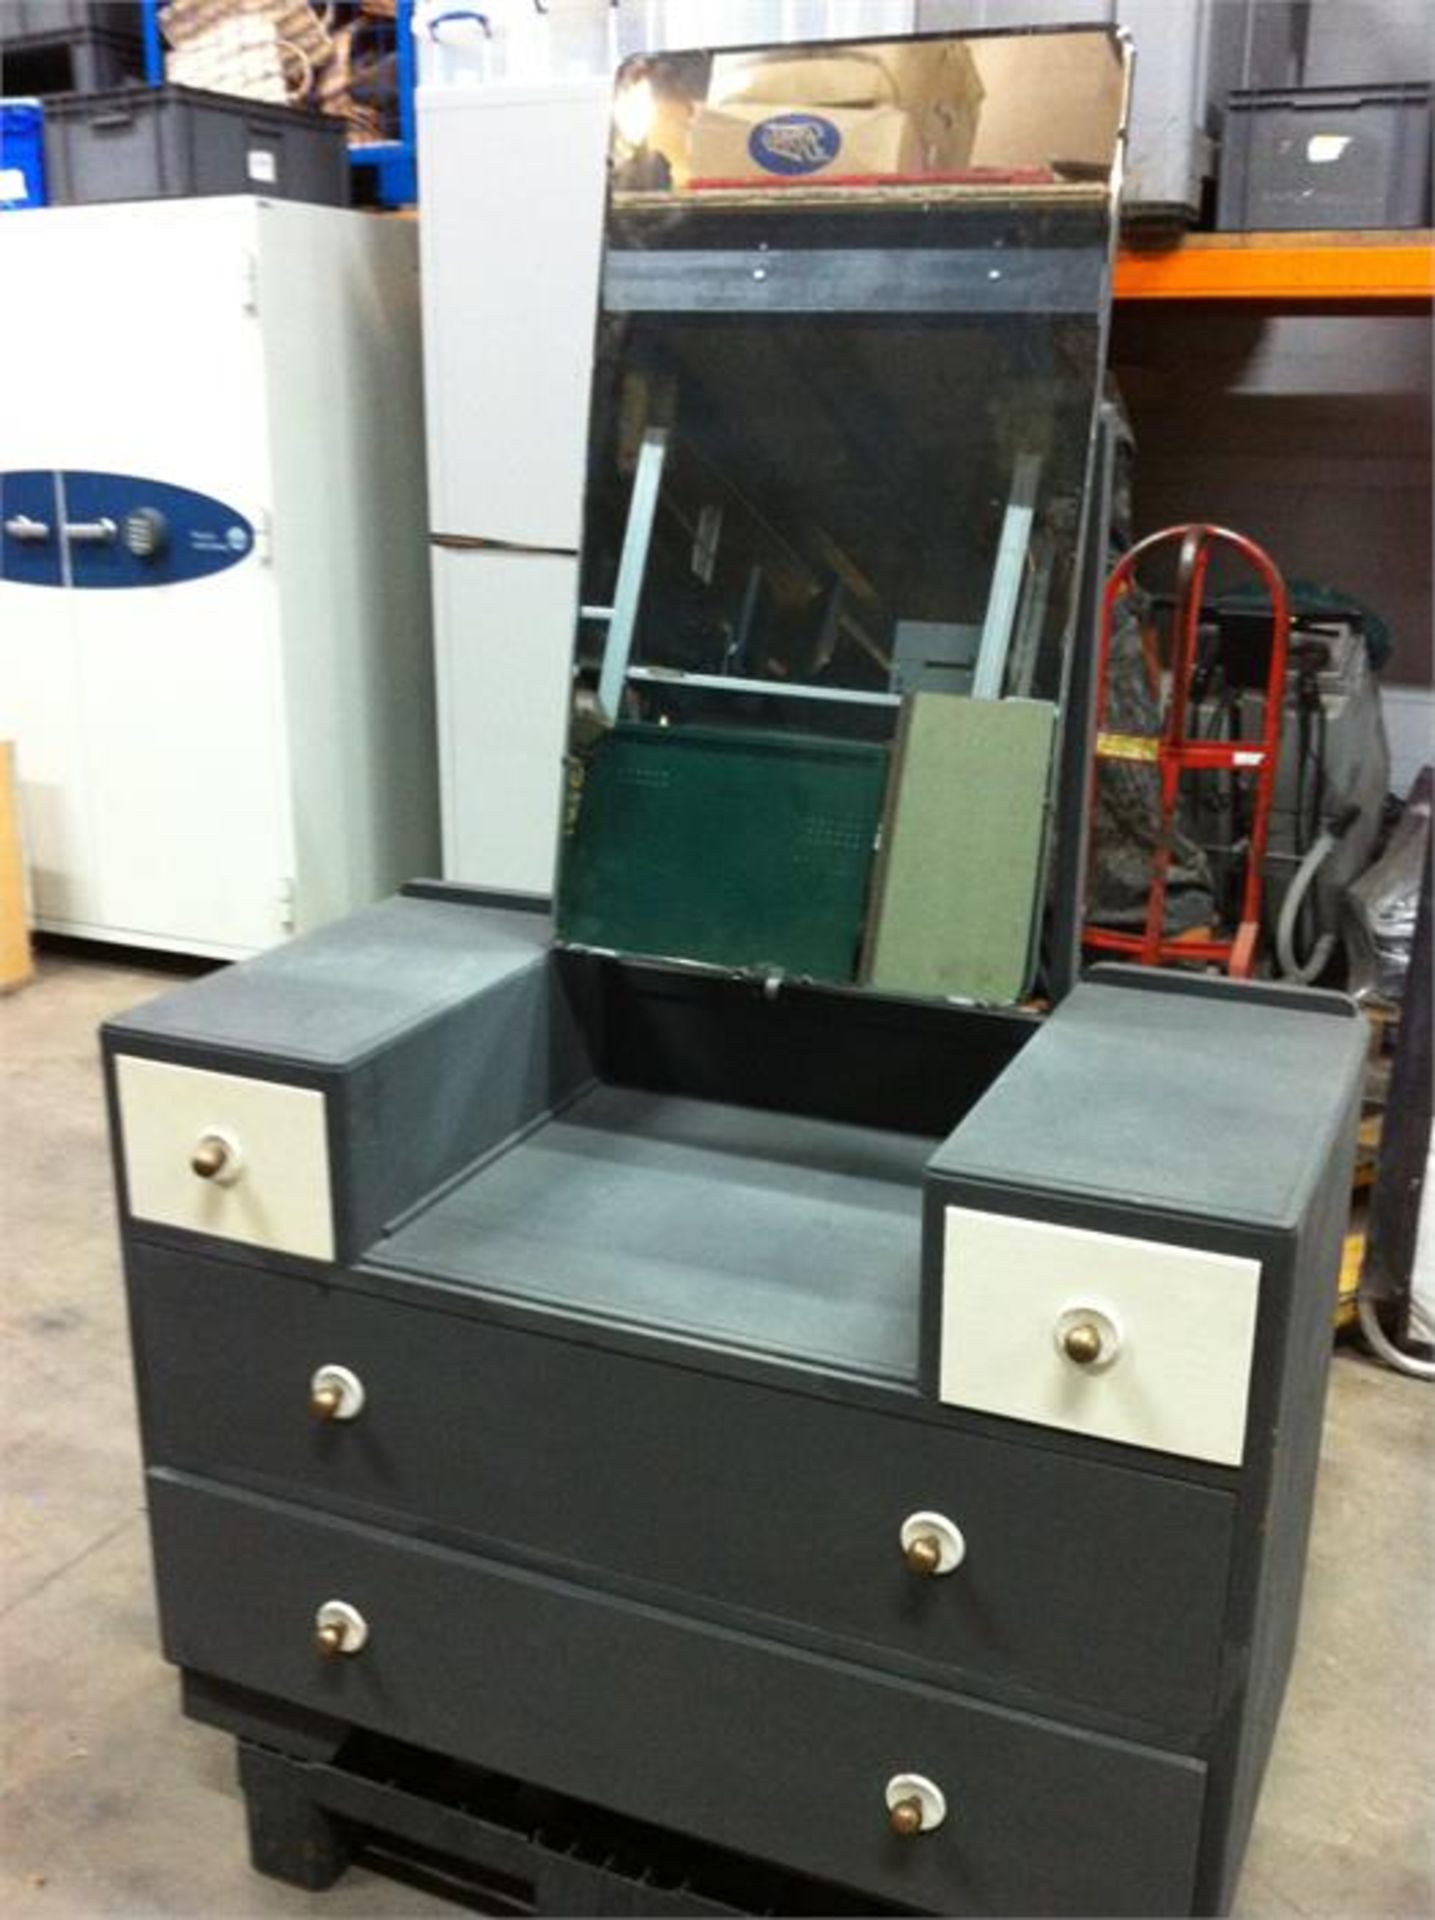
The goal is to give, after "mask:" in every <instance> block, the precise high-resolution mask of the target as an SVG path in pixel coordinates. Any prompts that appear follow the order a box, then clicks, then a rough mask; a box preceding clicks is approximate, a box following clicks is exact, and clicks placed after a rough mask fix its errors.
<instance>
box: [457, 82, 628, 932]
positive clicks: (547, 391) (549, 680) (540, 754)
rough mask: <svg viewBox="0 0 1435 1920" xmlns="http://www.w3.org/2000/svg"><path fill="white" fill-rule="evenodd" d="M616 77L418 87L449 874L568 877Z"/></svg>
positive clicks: (527, 886) (523, 888) (523, 882)
mask: <svg viewBox="0 0 1435 1920" xmlns="http://www.w3.org/2000/svg"><path fill="white" fill-rule="evenodd" d="M610 86H611V83H610V81H609V79H608V78H607V77H606V76H598V77H596V78H580V79H576V80H559V81H548V82H543V83H538V84H532V85H524V84H511V83H510V84H506V85H500V86H485V87H472V86H471V87H462V86H456V87H440V86H433V87H424V88H421V90H420V94H419V167H420V180H421V188H420V191H421V194H422V218H421V222H420V231H421V237H422V258H423V283H424V353H425V386H426V393H427V401H428V448H429V516H430V529H431V544H430V556H431V565H432V575H433V605H434V642H435V658H436V662H437V681H438V702H439V779H440V796H441V805H442V815H443V870H444V875H445V877H446V878H448V879H451V880H457V881H467V882H472V883H474V884H477V885H481V886H485V887H491V888H494V889H500V890H504V891H512V892H518V893H524V894H530V895H535V896H537V895H546V894H548V893H549V892H550V891H551V889H552V885H553V870H554V862H555V857H556V853H557V845H558V828H559V805H560V791H561V782H562V769H563V747H564V729H565V726H566V723H567V711H568V682H569V673H570V665H571V660H572V653H573V632H574V621H575V619H576V616H577V604H578V546H579V540H580V535H581V528H582V516H583V478H584V466H585V460H586V447H587V432H588V385H589V377H590V370H591V366H592V351H593V329H594V325H595V320H596V314H597V303H598V263H599V254H600V249H601V240H602V225H603V220H602V211H603V191H604V171H605V158H606V152H607V116H608V103H609V96H610Z"/></svg>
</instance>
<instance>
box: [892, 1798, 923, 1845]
mask: <svg viewBox="0 0 1435 1920" xmlns="http://www.w3.org/2000/svg"><path fill="white" fill-rule="evenodd" d="M887 1821H888V1824H889V1825H890V1827H891V1829H892V1831H893V1833H899V1834H901V1836H902V1837H903V1839H906V1838H907V1836H908V1835H909V1834H913V1833H920V1832H921V1831H922V1803H921V1801H920V1800H919V1799H918V1798H917V1796H916V1794H915V1793H911V1794H908V1796H907V1798H906V1799H905V1800H899V1801H898V1802H897V1804H896V1806H895V1807H893V1808H891V1810H890V1811H889V1812H888V1815H887Z"/></svg>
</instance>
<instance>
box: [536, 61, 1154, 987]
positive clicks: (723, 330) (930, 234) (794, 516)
mask: <svg viewBox="0 0 1435 1920" xmlns="http://www.w3.org/2000/svg"><path fill="white" fill-rule="evenodd" d="M1126 84H1127V60H1126V50H1125V46H1124V43H1123V42H1122V41H1121V40H1120V38H1119V37H1118V36H1116V35H1114V34H1111V33H1109V32H1106V31H1104V30H1081V31H1071V32H1064V31H1063V32H1043V33H1023V34H1001V35H987V36H970V37H965V38H953V37H926V38H917V39H909V40H901V41H883V42H863V43H860V44H823V45H801V46H782V47H774V48H759V49H749V50H742V51H735V52H734V51H724V52H693V53H676V54H661V55H652V56H643V57H640V58H637V59H634V60H630V61H628V62H627V63H626V64H625V66H624V67H623V69H622V70H621V72H620V74H619V77H618V82H617V88H616V92H615V105H614V114H613V135H612V148H611V181H610V194H609V202H608V212H607V228H606V236H605V250H604V268H603V283H602V299H601V311H600V314H599V319H598V341H597V358H596V371H595V378H594V390H593V407H592V419H591V430H590V444H589V471H588V490H587V504H586V510H585V526H584V543H583V555H582V569H581V582H582V584H581V598H582V605H581V608H580V614H579V620H578V632H577V643H576V653H575V667H574V676H573V711H572V721H571V731H570V742H569V755H568V761H567V768H566V777H567V788H566V804H565V812H564V828H563V845H562V849H561V860H560V884H559V898H558V919H559V937H560V938H561V939H562V940H564V941H565V942H567V943H569V944H574V945H580V946H586V947H598V948H603V949H613V950H617V951H619V952H623V953H630V954H640V955H645V956H654V957H660V958H664V959H673V960H681V961H690V962H697V963H701V964H705V965H708V966H716V967H722V968H728V969H732V968H739V969H754V970H758V971H761V972H764V973H782V974H786V975H795V976H802V977H809V978H812V979H815V980H819V981H824V982H831V983H840V984H847V985H854V986H855V985H861V986H868V987H872V988H874V989H876V990H878V991H882V992H887V993H902V994H906V993H914V994H931V995H947V996H953V997H959V998H962V999H968V1000H977V1001H982V1002H991V1003H998V1002H1010V1001H1013V1000H1016V999H1018V998H1020V997H1022V996H1023V995H1024V994H1026V993H1028V992H1029V991H1030V990H1031V988H1032V985H1033V982H1034V978H1035V972H1036V965H1037V956H1038V953H1039V948H1040V940H1041V929H1042V920H1043V911H1044V903H1045V901H1046V899H1047V896H1048V892H1049V889H1050V886H1051V880H1052V863H1053V857H1054V856H1053V845H1054V841H1055V836H1054V834H1053V830H1052V829H1053V821H1052V811H1053V807H1052V796H1053V792H1054V787H1055V774H1056V767H1057V761H1058V753H1059V747H1060V739H1061V724H1062V715H1063V708H1064V701H1065V696H1066V690H1067V683H1068V678H1069V673H1070V663H1071V659H1072V652H1073V641H1074V636H1075V635H1076V633H1077V628H1078V622H1079V619H1080V616H1081V613H1082V609H1083V605H1084V602H1083V595H1082V582H1081V577H1080V574H1081V568H1080V559H1081V552H1082V532H1083V526H1084V521H1085V516H1086V513H1087V510H1088V488H1089V476H1090V471H1091V447H1092V439H1093V429H1094V421H1095V410H1096V403H1097V398H1098V393H1099V386H1100V379H1101V369H1102V361H1103V356H1104V348H1105V331H1106V316H1107V308H1108V303H1109V285H1110V254H1111V247H1112V236H1113V212H1114V205H1115V193H1116V186H1117V171H1118V157H1119V149H1120V138H1121V128H1122V125H1123V120H1124V102H1125V94H1126ZM1071 842H1072V836H1070V835H1064V836H1062V839H1061V841H1060V843H1059V844H1060V847H1061V849H1062V851H1063V852H1064V851H1065V850H1066V848H1067V847H1068V845H1069V844H1070V843H1071ZM1056 857H1058V858H1059V857H1060V855H1057V856H1056Z"/></svg>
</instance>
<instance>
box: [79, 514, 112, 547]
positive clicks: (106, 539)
mask: <svg viewBox="0 0 1435 1920" xmlns="http://www.w3.org/2000/svg"><path fill="white" fill-rule="evenodd" d="M119 537H120V529H119V524H118V522H117V521H114V520H111V519H110V517H109V515H108V514H106V515H105V516H104V517H103V518H102V519H100V520H67V521H66V522H65V538H66V539H67V540H68V541H69V542H70V543H71V545H72V546H76V547H108V546H113V544H114V542H115V541H116V540H118V539H119Z"/></svg>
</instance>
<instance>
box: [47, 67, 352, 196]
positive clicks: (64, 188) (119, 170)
mask: <svg viewBox="0 0 1435 1920" xmlns="http://www.w3.org/2000/svg"><path fill="white" fill-rule="evenodd" d="M45 178H46V183H47V190H48V194H49V200H50V205H51V206H74V205H76V204H78V203H80V202H84V201H94V200H156V199H169V198H172V197H175V196H178V195H190V194H209V193H255V194H262V195H263V196H264V197H265V198H267V199H271V200H310V201H316V202H318V203H319V204H320V205H323V206H331V207H343V206H347V205H348V204H349V154H348V143H347V139H346V128H345V125H344V122H343V121H342V120H340V119H338V118H336V117H335V116H334V115H332V114H324V113H309V112H306V111H304V110H302V109H300V108H297V107H279V106H272V105H270V104H269V103H268V102H266V101H259V100H241V99H239V98H237V97H236V96H235V95H233V94H227V93H206V92H203V91H202V90H201V89H199V88H198V87H174V86H168V87H121V88H117V89H114V90H112V91H110V92H106V93H99V94H71V95H65V96H61V97H60V98H58V99H52V100H47V101H46V103H45Z"/></svg>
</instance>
